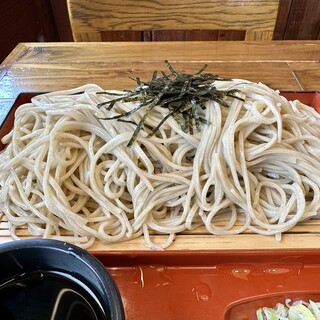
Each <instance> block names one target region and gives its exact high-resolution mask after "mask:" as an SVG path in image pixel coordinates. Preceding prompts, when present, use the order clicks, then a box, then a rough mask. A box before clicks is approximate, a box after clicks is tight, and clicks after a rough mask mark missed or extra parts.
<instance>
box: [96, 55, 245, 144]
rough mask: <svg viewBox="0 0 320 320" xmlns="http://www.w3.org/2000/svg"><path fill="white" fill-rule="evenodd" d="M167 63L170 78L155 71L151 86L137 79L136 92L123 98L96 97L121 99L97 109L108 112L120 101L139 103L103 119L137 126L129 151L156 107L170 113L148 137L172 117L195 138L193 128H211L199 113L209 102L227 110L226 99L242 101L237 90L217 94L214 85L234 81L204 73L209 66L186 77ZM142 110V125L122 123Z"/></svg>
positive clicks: (220, 91) (132, 91)
mask: <svg viewBox="0 0 320 320" xmlns="http://www.w3.org/2000/svg"><path fill="white" fill-rule="evenodd" d="M165 63H166V66H167V68H168V69H169V71H170V73H169V74H166V73H165V72H164V71H161V75H159V74H158V72H157V71H156V70H155V71H154V72H153V74H152V77H151V79H150V81H148V82H144V81H141V79H140V78H139V77H137V78H135V79H134V80H135V81H136V83H137V85H138V86H137V87H136V88H135V89H133V90H128V91H126V93H124V94H122V95H120V96H119V94H116V93H111V92H106V91H105V92H98V93H97V94H109V95H115V96H119V97H118V98H115V99H112V100H110V101H106V102H102V103H100V104H99V105H98V107H99V108H101V107H102V106H106V107H107V110H111V109H112V108H113V107H114V105H115V104H116V103H117V102H118V101H121V102H134V101H138V102H139V103H138V104H137V105H136V106H135V108H133V109H132V110H130V111H128V112H126V113H123V114H120V115H117V116H114V117H110V118H102V119H104V120H118V121H122V122H128V123H133V124H135V125H136V129H135V131H134V132H133V134H132V137H131V139H130V141H129V143H128V147H131V146H132V144H133V143H134V141H135V140H136V137H137V135H138V133H139V131H140V130H141V129H142V128H143V125H144V122H145V120H146V118H147V117H148V116H149V114H150V112H151V111H152V109H153V108H154V107H155V106H160V107H162V108H166V109H168V110H169V113H168V114H167V115H166V116H165V117H164V118H163V119H162V120H161V121H160V123H159V124H158V125H157V126H156V128H154V129H152V131H151V133H150V134H149V135H148V136H152V135H154V134H155V133H156V132H157V131H158V130H159V128H160V127H161V126H162V125H163V123H164V122H165V121H166V120H167V119H168V118H169V117H170V116H172V117H173V118H174V119H175V120H176V121H177V123H178V124H179V125H180V127H181V129H182V130H183V131H184V132H186V133H190V134H193V133H194V128H195V129H196V130H197V131H198V132H199V131H200V130H201V129H200V123H205V124H208V123H207V121H206V120H205V119H203V118H202V117H201V116H200V115H199V113H198V110H199V109H202V110H204V109H206V102H207V101H209V100H213V101H216V102H217V103H219V104H220V105H222V106H224V107H227V108H228V107H229V105H228V104H227V102H226V101H225V100H224V98H225V97H231V98H236V99H239V100H242V99H241V98H240V97H238V96H237V95H236V93H237V92H239V90H237V89H232V90H218V89H217V88H216V87H215V85H214V81H217V80H219V81H230V80H231V79H228V78H221V77H219V76H218V75H214V74H212V73H203V72H204V70H205V69H206V68H207V67H208V65H206V64H205V65H204V66H203V67H202V68H201V69H200V70H199V71H198V72H197V73H195V74H186V73H178V72H176V71H175V70H174V69H173V67H172V66H171V64H170V63H169V62H168V61H167V60H165ZM141 108H144V109H145V112H144V115H143V116H142V118H141V120H140V122H139V123H134V122H132V121H130V120H124V119H123V118H127V117H129V116H130V115H131V114H133V113H134V112H136V111H137V110H139V109H141Z"/></svg>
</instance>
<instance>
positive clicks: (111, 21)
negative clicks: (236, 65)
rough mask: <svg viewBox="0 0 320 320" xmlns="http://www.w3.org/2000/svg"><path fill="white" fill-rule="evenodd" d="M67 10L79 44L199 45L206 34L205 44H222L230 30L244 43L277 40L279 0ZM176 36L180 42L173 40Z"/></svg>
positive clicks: (147, 0)
mask: <svg viewBox="0 0 320 320" xmlns="http://www.w3.org/2000/svg"><path fill="white" fill-rule="evenodd" d="M67 4H68V10H69V17H70V22H71V28H72V32H73V37H74V40H75V41H117V40H125V41H130V40H131V41H141V40H142V41H143V40H144V41H145V40H164V39H169V40H199V37H198V36H199V35H201V33H202V34H206V36H205V39H201V40H209V39H213V40H219V39H223V38H228V37H226V36H224V34H225V33H224V31H225V30H227V31H229V30H230V31H231V32H232V33H233V37H234V38H235V40H238V39H239V37H240V38H241V32H242V33H243V36H242V37H243V39H244V40H272V37H273V31H274V28H275V23H276V18H277V12H278V6H279V0H242V1H240V0H204V1H197V0H143V1H140V0H118V1H117V0H90V1H87V0H67ZM185 30H188V31H187V32H185ZM172 34H175V35H178V39H171V38H172V37H170V35H172ZM179 34H180V36H179ZM157 35H158V36H157ZM159 35H160V36H159ZM176 38H177V37H176ZM231 38H232V36H231ZM231 40H234V39H231Z"/></svg>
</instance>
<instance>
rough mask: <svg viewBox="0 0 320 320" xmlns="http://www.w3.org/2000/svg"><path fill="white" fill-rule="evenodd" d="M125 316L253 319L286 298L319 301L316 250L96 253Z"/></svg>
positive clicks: (318, 253) (319, 254)
mask: <svg viewBox="0 0 320 320" xmlns="http://www.w3.org/2000/svg"><path fill="white" fill-rule="evenodd" d="M95 256H96V257H97V258H98V259H99V260H100V261H101V262H102V263H103V264H104V265H105V266H106V267H107V270H108V271H109V272H110V273H111V275H112V276H113V278H114V280H115V281H116V283H117V285H118V287H119V290H120V293H121V296H122V299H123V303H124V306H125V313H126V316H127V319H154V320H158V319H159V320H160V319H161V320H162V319H185V320H187V319H190V320H191V319H201V320H209V319H210V320H223V319H224V320H249V319H250V320H253V319H256V317H255V311H256V310H257V309H258V308H260V307H263V306H270V307H272V306H275V304H276V303H277V302H281V303H284V301H285V300H286V299H293V300H300V299H304V300H308V299H313V300H314V301H320V277H319V274H320V250H304V251H302V250H300V251H296V250H294V251H282V250H279V251H254V250H251V251H236V252H235V251H216V252H213V251H198V252H197V251H190V252H187V251H184V252H181V251H177V252H175V251H164V252H141V251H140V252H118V253H117V252H112V253H111V252H109V253H108V252H101V253H95Z"/></svg>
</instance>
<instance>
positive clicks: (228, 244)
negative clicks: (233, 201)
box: [0, 92, 320, 252]
mask: <svg viewBox="0 0 320 320" xmlns="http://www.w3.org/2000/svg"><path fill="white" fill-rule="evenodd" d="M282 94H283V95H284V96H286V97H287V98H288V99H292V100H294V99H299V100H300V101H302V102H304V103H306V104H308V105H310V106H312V107H314V108H315V109H317V110H319V111H320V93H318V92H282ZM34 95H35V94H31V93H28V94H20V95H19V97H18V98H17V100H16V101H15V103H14V105H13V106H12V108H11V112H10V113H9V114H8V115H7V117H6V120H5V121H4V123H3V124H2V127H1V128H0V138H1V137H2V136H3V135H4V134H6V133H7V132H9V130H10V129H11V128H12V125H13V119H14V111H15V110H16V108H17V107H18V106H20V105H21V104H23V103H26V102H29V101H30V99H31V97H32V96H34ZM2 147H3V146H2ZM0 148H1V146H0ZM16 233H17V235H18V236H19V237H20V238H21V239H27V238H30V234H29V232H28V230H27V228H26V227H22V228H20V229H19V230H17V232H16ZM64 235H68V234H67V233H65V234H64ZM152 239H153V240H154V242H155V243H163V242H165V239H166V236H165V235H158V234H153V235H152ZM9 241H12V238H11V235H10V231H9V223H8V221H7V219H6V217H5V216H4V215H2V217H1V222H0V244H1V243H5V242H9ZM319 247H320V216H319V218H315V219H313V220H309V221H306V222H303V223H300V224H298V225H296V226H295V227H294V228H292V229H291V230H290V231H288V232H286V233H284V234H283V236H282V239H281V241H277V240H276V239H275V237H273V236H262V235H257V234H254V233H253V232H251V231H250V230H247V231H246V232H244V233H242V234H238V235H212V234H209V233H208V232H207V230H206V229H205V227H199V228H197V229H196V230H193V231H184V232H182V233H180V234H178V235H177V236H176V239H175V241H174V243H173V244H172V245H171V246H170V247H169V248H168V249H166V250H169V251H172V250H179V251H180V250H250V249H282V250H284V249H318V248H319ZM89 250H90V251H91V252H100V251H137V250H138V251H140V250H149V249H148V248H147V247H146V246H145V244H144V239H143V237H139V238H137V239H134V240H130V241H126V242H120V243H116V244H105V243H102V242H101V241H96V242H95V244H94V245H93V246H92V247H91V248H90V249H89Z"/></svg>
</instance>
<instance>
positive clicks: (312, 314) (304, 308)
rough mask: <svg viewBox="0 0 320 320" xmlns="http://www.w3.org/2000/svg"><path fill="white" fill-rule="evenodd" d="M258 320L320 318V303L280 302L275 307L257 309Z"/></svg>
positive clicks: (319, 319)
mask: <svg viewBox="0 0 320 320" xmlns="http://www.w3.org/2000/svg"><path fill="white" fill-rule="evenodd" d="M256 314H257V320H320V303H319V302H317V303H316V302H313V301H311V300H309V302H304V301H296V302H294V303H293V304H292V305H289V304H281V303H278V304H277V305H276V306H275V307H274V308H267V307H263V308H260V309H258V310H257V312H256Z"/></svg>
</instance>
